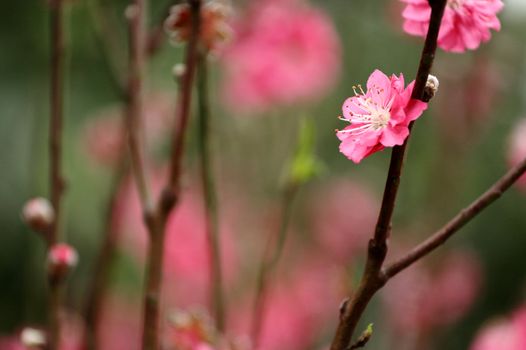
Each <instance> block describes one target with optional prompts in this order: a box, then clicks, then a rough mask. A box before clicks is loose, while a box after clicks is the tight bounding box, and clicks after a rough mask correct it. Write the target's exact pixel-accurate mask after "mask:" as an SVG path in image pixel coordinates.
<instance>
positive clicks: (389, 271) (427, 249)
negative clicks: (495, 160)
mask: <svg viewBox="0 0 526 350" xmlns="http://www.w3.org/2000/svg"><path fill="white" fill-rule="evenodd" d="M525 172H526V159H524V160H523V161H522V162H521V163H519V164H517V165H516V166H514V167H513V168H512V169H511V170H509V171H508V172H507V173H506V174H505V175H504V176H503V177H501V178H500V179H499V180H498V181H497V182H495V184H494V185H493V186H491V187H490V188H489V189H488V190H487V191H486V192H484V194H482V195H481V196H480V197H478V198H477V199H476V200H475V201H473V202H472V203H471V204H470V205H469V206H467V207H466V208H464V209H462V210H461V211H460V212H459V213H458V214H457V215H456V216H455V217H454V218H452V219H451V220H450V221H449V222H448V223H447V224H446V225H444V226H443V227H442V228H441V229H439V230H438V231H436V232H435V233H434V234H433V235H431V237H429V238H428V239H426V240H425V241H423V242H422V243H420V244H419V245H418V246H416V247H415V248H413V249H412V250H411V251H410V252H409V253H407V254H406V255H405V256H403V257H401V258H400V259H398V260H396V261H394V262H393V263H391V264H390V265H389V266H387V267H386V268H385V269H384V275H385V277H386V278H388V279H389V278H391V277H393V276H395V275H397V274H398V273H399V272H401V271H403V270H405V269H406V268H408V267H409V266H411V265H412V264H413V263H415V262H416V261H418V260H420V259H421V258H423V257H424V256H426V255H428V254H429V253H431V252H433V251H434V250H435V249H437V248H438V247H439V246H441V245H442V244H444V243H445V242H446V241H447V240H448V239H449V238H450V237H451V236H452V235H453V234H455V233H456V232H458V230H460V229H461V228H462V227H463V226H464V225H465V224H467V223H468V222H469V221H471V220H472V219H473V218H474V217H475V216H477V215H478V214H479V213H480V212H481V211H483V210H484V209H486V208H487V207H488V206H489V205H490V204H491V203H493V202H495V201H496V200H497V199H499V198H500V196H502V194H503V193H504V192H505V191H506V190H507V189H508V188H510V186H511V185H513V183H515V182H516V181H517V180H518V179H519V178H520V177H521V176H522V175H523V174H524V173H525Z"/></svg>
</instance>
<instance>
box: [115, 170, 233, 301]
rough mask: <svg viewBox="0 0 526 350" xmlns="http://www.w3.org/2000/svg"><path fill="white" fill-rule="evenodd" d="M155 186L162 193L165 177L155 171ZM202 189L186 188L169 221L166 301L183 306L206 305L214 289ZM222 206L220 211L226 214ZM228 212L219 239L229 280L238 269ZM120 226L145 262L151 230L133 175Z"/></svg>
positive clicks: (132, 249)
mask: <svg viewBox="0 0 526 350" xmlns="http://www.w3.org/2000/svg"><path fill="white" fill-rule="evenodd" d="M152 175H153V176H152V178H153V180H152V187H153V189H154V190H155V192H157V193H158V192H159V191H160V189H161V186H162V185H163V184H164V180H163V179H164V176H163V175H162V174H160V172H157V173H155V174H152ZM201 198H202V194H201V193H200V192H199V191H198V190H196V189H192V190H189V189H188V190H186V189H185V190H183V192H182V193H181V200H180V202H179V204H178V205H177V207H176V208H175V209H174V210H173V211H172V212H171V214H170V216H169V218H168V221H167V224H166V238H165V246H164V270H163V276H164V281H163V291H162V293H163V301H164V300H165V301H166V302H167V303H168V304H169V305H174V304H175V303H177V306H178V307H186V306H194V305H196V304H197V305H203V304H206V300H207V291H208V290H209V287H208V284H209V280H210V278H209V260H208V253H207V246H208V245H207V244H208V243H207V238H206V230H205V228H206V224H205V213H204V205H203V203H202V199H201ZM225 211H226V210H222V211H221V213H225ZM228 220H229V217H228V216H227V217H224V218H221V219H220V223H221V227H220V240H221V242H220V243H221V252H222V258H223V262H222V263H223V264H222V267H223V269H224V270H223V273H224V279H225V283H226V284H230V283H231V282H232V281H233V280H234V279H235V277H236V274H237V261H238V260H237V249H236V243H235V241H234V237H233V234H232V229H231V226H230V224H229V222H228ZM115 225H116V230H117V232H119V233H120V234H123V235H124V245H125V246H126V247H127V248H129V251H130V252H131V253H132V254H134V255H135V256H136V257H137V258H138V259H139V260H140V261H141V263H142V262H143V261H144V259H145V255H146V247H147V244H148V241H147V239H148V235H147V232H146V230H145V228H144V223H143V221H142V216H141V209H140V204H139V197H138V195H137V191H136V186H135V184H134V183H133V182H132V181H130V179H128V181H126V182H125V183H124V184H123V186H122V190H121V193H120V195H119V203H118V206H117V208H116V212H115Z"/></svg>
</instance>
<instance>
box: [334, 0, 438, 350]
mask: <svg viewBox="0 0 526 350" xmlns="http://www.w3.org/2000/svg"><path fill="white" fill-rule="evenodd" d="M430 5H431V8H432V11H431V17H430V24H429V29H428V32H427V35H426V40H425V43H424V48H423V50H422V55H421V58H420V64H419V67H418V72H417V75H416V81H415V85H414V88H413V92H412V96H411V97H412V98H414V99H419V100H423V98H424V88H425V85H426V81H427V77H428V75H429V73H430V71H431V66H432V64H433V59H434V57H435V51H436V48H437V39H438V32H439V30H440V24H441V21H442V16H443V14H444V9H445V6H446V0H435V1H430ZM410 128H411V126H410ZM408 140H409V137H408V138H407V139H406V140H405V142H404V144H403V145H402V146H396V147H394V148H393V151H392V153H391V162H390V164H389V171H388V175H387V180H386V184H385V190H384V195H383V199H382V206H381V209H380V213H379V216H378V221H377V224H376V229H375V232H374V237H373V239H371V241H370V242H369V246H368V254H367V262H366V266H365V271H364V274H363V276H362V280H361V281H360V284H359V286H358V290H357V291H356V294H355V295H354V296H353V298H352V299H351V300H350V301H349V302H348V303H346V304H345V307H344V308H343V309H342V310H341V312H340V322H339V325H338V328H337V330H336V334H335V336H334V339H333V342H332V344H331V350H344V349H346V348H347V347H348V346H349V344H350V342H351V339H352V336H353V333H354V331H355V329H356V325H357V324H358V321H359V319H360V317H361V316H362V314H363V312H364V310H365V308H366V306H367V304H368V303H369V301H370V300H371V298H372V297H373V295H374V294H375V293H376V292H377V291H378V290H379V289H380V288H381V287H382V286H383V285H384V284H385V282H386V279H385V277H384V276H383V275H382V274H381V268H382V264H383V262H384V260H385V256H386V254H387V244H386V240H387V238H388V236H389V232H390V227H391V218H392V216H393V212H394V206H395V201H396V195H397V192H398V186H399V184H400V175H401V172H402V166H403V163H404V156H405V151H406V148H407V143H408Z"/></svg>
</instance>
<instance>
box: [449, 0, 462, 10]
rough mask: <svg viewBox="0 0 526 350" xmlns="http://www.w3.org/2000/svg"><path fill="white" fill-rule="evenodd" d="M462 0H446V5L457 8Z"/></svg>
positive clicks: (453, 8)
mask: <svg viewBox="0 0 526 350" xmlns="http://www.w3.org/2000/svg"><path fill="white" fill-rule="evenodd" d="M463 2H464V0H447V6H448V7H449V8H450V9H452V10H458V8H459V7H461V6H462V3H463Z"/></svg>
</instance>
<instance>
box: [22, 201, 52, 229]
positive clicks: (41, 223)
mask: <svg viewBox="0 0 526 350" xmlns="http://www.w3.org/2000/svg"><path fill="white" fill-rule="evenodd" d="M22 217H23V218H24V221H25V222H26V223H27V225H28V226H29V227H30V228H31V229H33V230H35V231H37V232H45V231H46V230H47V229H48V228H49V226H50V225H51V224H52V223H53V221H54V220H55V210H54V209H53V206H52V205H51V203H50V202H49V200H47V199H46V198H42V197H36V198H32V199H30V200H28V201H27V202H26V204H24V208H23V209H22Z"/></svg>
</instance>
